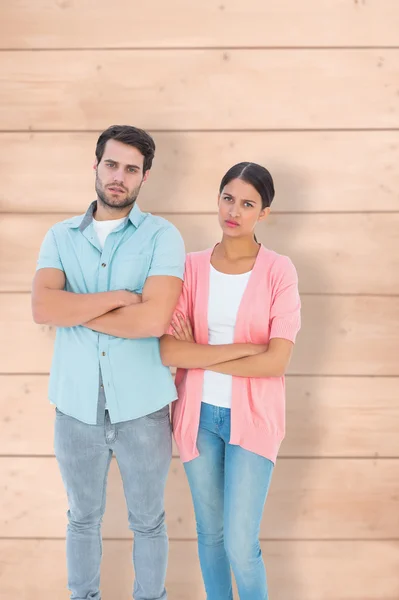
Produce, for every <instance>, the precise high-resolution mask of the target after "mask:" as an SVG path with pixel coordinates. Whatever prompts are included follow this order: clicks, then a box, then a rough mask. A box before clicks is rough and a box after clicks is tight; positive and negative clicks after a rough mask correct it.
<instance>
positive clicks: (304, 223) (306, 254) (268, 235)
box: [0, 213, 399, 295]
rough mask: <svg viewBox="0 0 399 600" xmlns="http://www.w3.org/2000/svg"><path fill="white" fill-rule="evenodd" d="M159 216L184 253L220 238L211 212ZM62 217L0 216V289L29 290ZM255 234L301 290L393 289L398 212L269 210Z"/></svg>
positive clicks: (398, 284) (398, 264)
mask: <svg viewBox="0 0 399 600" xmlns="http://www.w3.org/2000/svg"><path fill="white" fill-rule="evenodd" d="M162 216H164V217H165V218H166V219H168V220H169V221H171V222H172V223H173V224H174V225H176V227H177V228H178V229H179V230H180V232H181V234H182V236H183V239H184V241H185V245H186V251H187V252H195V251H198V250H203V249H205V248H208V247H211V246H214V245H215V244H216V243H217V242H219V241H220V239H221V236H222V233H221V229H220V226H219V222H218V218H217V215H216V213H215V214H212V215H195V214H192V215H175V214H165V213H163V214H162ZM66 217H67V215H54V214H48V215H38V214H34V215H13V214H3V215H0V291H3V292H26V291H30V289H31V284H32V277H33V275H34V272H35V268H36V261H37V257H38V254H39V249H40V245H41V243H42V240H43V238H44V235H45V233H46V231H47V230H48V229H49V228H50V227H51V226H52V225H54V223H56V222H58V221H60V220H62V219H63V218H66ZM256 234H257V238H258V241H259V242H262V243H263V244H264V245H265V246H266V247H268V248H271V249H273V250H275V251H276V252H279V253H280V254H285V255H288V256H290V257H291V259H292V260H293V262H294V264H295V266H296V268H297V271H298V276H299V289H300V292H301V293H305V294H308V293H310V294H314V293H319V294H334V293H335V294H338V293H340V294H376V295H389V294H399V277H397V276H396V274H397V273H398V272H399V213H397V214H328V215H327V214H302V215H301V214H288V215H287V214H278V215H274V214H273V213H272V214H271V216H270V217H269V219H268V221H267V222H265V223H262V224H260V225H259V226H258V228H257V232H256ZM21 240H23V244H22V243H21ZM382 248H384V252H382ZM371 273H372V277H370V274H371Z"/></svg>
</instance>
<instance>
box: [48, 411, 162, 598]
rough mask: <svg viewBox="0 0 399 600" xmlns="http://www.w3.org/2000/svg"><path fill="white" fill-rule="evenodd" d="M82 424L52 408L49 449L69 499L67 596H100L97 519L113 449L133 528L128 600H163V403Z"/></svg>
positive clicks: (102, 506) (99, 528)
mask: <svg viewBox="0 0 399 600" xmlns="http://www.w3.org/2000/svg"><path fill="white" fill-rule="evenodd" d="M104 414H105V419H104V418H103V419H102V420H103V423H102V424H100V425H87V424H85V423H82V422H80V421H78V420H76V419H73V418H72V417H69V416H66V415H64V414H63V413H61V412H60V411H58V410H57V411H56V420H55V454H56V457H57V461H58V464H59V467H60V471H61V476H62V479H63V482H64V485H65V488H66V492H67V495H68V502H69V511H68V519H69V524H68V529H67V565H68V587H69V589H70V590H71V592H72V594H71V599H73V600H83V599H85V600H100V598H101V595H100V590H99V586H100V563H101V556H102V541H101V521H102V516H103V514H104V510H105V496H106V483H107V475H108V470H109V466H110V462H111V457H112V454H113V453H115V457H116V460H117V462H118V466H119V469H120V472H121V476H122V480H123V487H124V492H125V498H126V503H127V508H128V515H129V527H130V529H131V530H132V531H133V532H134V546H133V563H134V569H135V583H134V590H133V598H134V599H135V600H166V597H167V596H166V590H165V576H166V566H167V556H168V538H167V534H166V527H165V512H164V490H165V483H166V478H167V474H168V471H169V466H170V461H171V456H172V439H171V427H170V420H169V406H165V407H164V408H162V409H161V410H159V411H157V412H155V413H152V414H151V415H147V416H145V417H142V418H140V419H135V420H133V421H127V422H124V423H115V424H112V423H111V422H110V419H109V415H108V411H105V413H104V412H103V415H104Z"/></svg>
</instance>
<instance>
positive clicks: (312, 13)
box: [0, 0, 399, 48]
mask: <svg viewBox="0 0 399 600" xmlns="http://www.w3.org/2000/svg"><path fill="white" fill-rule="evenodd" d="M155 7H156V8H155V9H154V5H149V4H148V5H147V4H144V3H143V4H141V5H140V10H137V6H136V3H134V2H129V0H120V1H119V2H118V11H120V15H123V18H120V19H118V27H110V26H109V24H110V21H111V20H112V18H114V12H113V7H111V6H110V5H109V4H108V3H107V2H106V1H105V0H101V1H99V2H96V3H95V5H94V4H93V3H92V2H90V0H80V2H79V4H75V3H74V2H68V1H63V2H57V1H56V0H39V1H38V0H36V1H35V2H34V3H27V2H25V1H24V0H14V2H12V3H9V4H4V5H2V6H1V9H0V20H1V22H2V23H3V34H2V38H1V43H0V47H1V48H90V47H98V46H101V47H106V48H126V47H128V48H132V47H134V48H142V47H168V48H170V47H172V48H176V47H185V46H190V47H192V46H202V47H216V46H218V47H223V46H340V45H343V46H359V45H365V46H372V45H377V46H389V45H397V43H398V36H397V32H398V29H399V11H398V6H397V3H396V2H395V0H379V1H378V0H371V1H370V0H369V1H368V2H367V3H366V2H357V1H356V2H337V1H336V0H322V1H320V0H305V1H304V0H303V1H302V2H301V3H298V4H296V3H292V2H291V1H290V0H280V1H279V2H273V3H269V2H263V1H262V0H249V1H248V2H246V3H245V4H243V3H242V2H240V0H226V1H224V2H220V3H218V2H212V0H203V2H201V3H197V2H195V3H191V4H187V2H184V1H183V0H171V1H170V2H168V4H167V5H166V4H164V3H162V2H157V3H156V5H155Z"/></svg>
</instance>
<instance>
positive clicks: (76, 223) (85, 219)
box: [67, 200, 144, 231]
mask: <svg viewBox="0 0 399 600" xmlns="http://www.w3.org/2000/svg"><path fill="white" fill-rule="evenodd" d="M96 209H97V200H94V201H93V202H92V203H91V204H90V206H89V208H88V209H87V211H86V213H85V214H84V215H80V216H78V217H72V219H70V220H69V221H68V222H67V225H68V226H69V227H70V228H71V229H79V230H80V231H84V230H85V229H86V227H88V226H89V225H90V223H92V221H93V218H94V213H95V211H96ZM128 218H129V221H130V222H131V223H132V225H134V226H135V227H136V229H137V228H138V227H139V226H140V225H141V223H142V222H143V219H144V213H143V212H142V211H141V210H140V208H139V207H138V205H137V204H136V203H134V205H133V208H132V210H131V211H130V213H129V215H128Z"/></svg>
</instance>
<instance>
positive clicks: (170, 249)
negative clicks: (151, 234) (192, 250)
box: [148, 224, 186, 279]
mask: <svg viewBox="0 0 399 600" xmlns="http://www.w3.org/2000/svg"><path fill="white" fill-rule="evenodd" d="M185 260H186V252H185V248H184V242H183V238H182V236H181V235H180V232H179V231H178V230H177V229H176V227H174V225H172V224H169V226H168V227H167V228H166V229H164V230H163V231H162V233H161V234H160V235H159V237H158V239H157V242H156V245H155V249H154V254H153V258H152V261H151V266H150V270H149V272H148V277H151V276H153V275H170V276H172V277H178V278H179V279H183V276H184V263H185Z"/></svg>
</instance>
